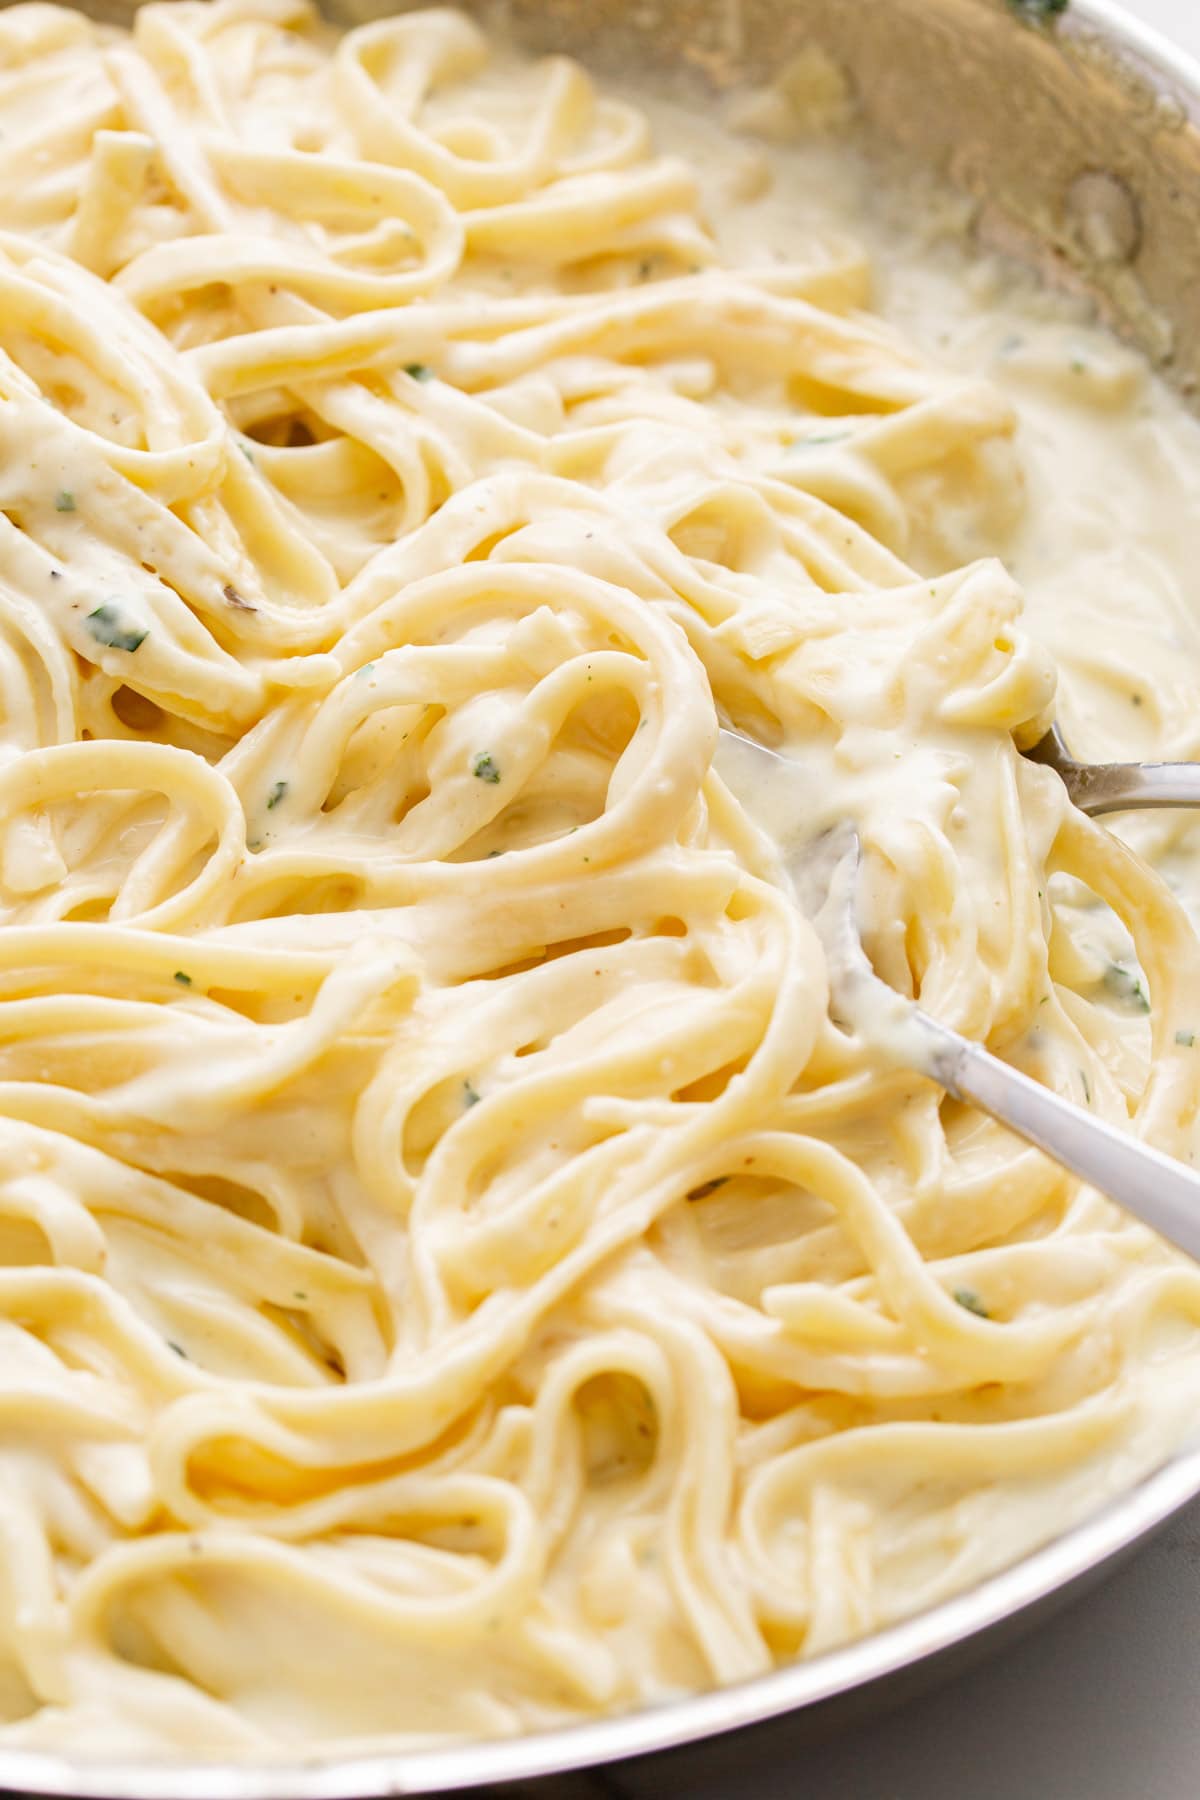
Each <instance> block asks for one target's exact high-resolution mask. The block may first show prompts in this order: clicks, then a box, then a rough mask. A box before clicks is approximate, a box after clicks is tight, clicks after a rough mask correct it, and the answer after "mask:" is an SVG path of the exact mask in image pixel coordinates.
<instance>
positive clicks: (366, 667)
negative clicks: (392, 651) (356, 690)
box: [354, 662, 375, 675]
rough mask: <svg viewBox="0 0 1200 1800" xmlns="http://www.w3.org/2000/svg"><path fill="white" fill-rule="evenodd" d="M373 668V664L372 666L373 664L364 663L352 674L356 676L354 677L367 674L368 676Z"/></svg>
mask: <svg viewBox="0 0 1200 1800" xmlns="http://www.w3.org/2000/svg"><path fill="white" fill-rule="evenodd" d="M374 667H375V664H374V663H373V662H371V663H364V664H363V666H362V668H361V669H356V670H355V671H354V673H355V674H356V675H369V674H370V673H371V671H372V670H373V669H374Z"/></svg>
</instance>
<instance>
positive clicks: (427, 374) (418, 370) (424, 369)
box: [404, 363, 433, 381]
mask: <svg viewBox="0 0 1200 1800" xmlns="http://www.w3.org/2000/svg"><path fill="white" fill-rule="evenodd" d="M404 373H405V374H406V375H411V376H412V378H413V380H414V381H432V380H433V370H432V369H431V368H430V367H429V364H428V363H405V365H404Z"/></svg>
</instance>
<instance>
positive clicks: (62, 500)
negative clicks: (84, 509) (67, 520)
mask: <svg viewBox="0 0 1200 1800" xmlns="http://www.w3.org/2000/svg"><path fill="white" fill-rule="evenodd" d="M54 510H55V512H74V511H75V496H74V494H71V493H68V491H67V489H66V488H60V489H59V491H58V493H57V494H55V496H54Z"/></svg>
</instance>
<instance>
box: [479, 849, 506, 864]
mask: <svg viewBox="0 0 1200 1800" xmlns="http://www.w3.org/2000/svg"><path fill="white" fill-rule="evenodd" d="M503 855H504V852H503V850H489V851H488V853H487V855H486V857H485V858H484V861H485V862H491V860H492V858H493V856H503Z"/></svg>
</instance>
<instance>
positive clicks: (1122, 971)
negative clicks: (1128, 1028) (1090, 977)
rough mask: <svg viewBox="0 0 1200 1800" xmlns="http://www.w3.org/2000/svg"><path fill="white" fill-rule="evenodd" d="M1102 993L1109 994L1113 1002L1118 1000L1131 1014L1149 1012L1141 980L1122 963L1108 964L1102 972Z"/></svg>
mask: <svg viewBox="0 0 1200 1800" xmlns="http://www.w3.org/2000/svg"><path fill="white" fill-rule="evenodd" d="M1104 991H1105V993H1108V994H1111V995H1112V997H1113V999H1114V1000H1120V1001H1121V1002H1122V1003H1123V1004H1124V1005H1125V1006H1127V1007H1129V1008H1130V1009H1131V1010H1132V1011H1133V1012H1143V1013H1145V1012H1149V1011H1150V1002H1149V1000H1148V999H1147V998H1146V990H1145V989H1144V988H1143V986H1142V983H1141V978H1140V977H1139V976H1138V975H1136V974H1135V973H1134V971H1133V970H1132V969H1127V968H1125V966H1124V965H1123V964H1122V963H1116V962H1112V963H1109V965H1108V967H1107V969H1105V971H1104Z"/></svg>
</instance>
